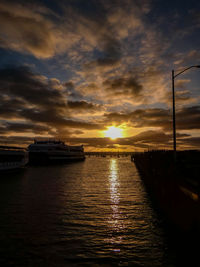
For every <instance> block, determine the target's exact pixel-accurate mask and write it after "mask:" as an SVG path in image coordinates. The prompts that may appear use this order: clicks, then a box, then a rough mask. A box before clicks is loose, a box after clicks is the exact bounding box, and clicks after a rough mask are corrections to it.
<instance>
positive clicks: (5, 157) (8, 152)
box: [0, 146, 29, 172]
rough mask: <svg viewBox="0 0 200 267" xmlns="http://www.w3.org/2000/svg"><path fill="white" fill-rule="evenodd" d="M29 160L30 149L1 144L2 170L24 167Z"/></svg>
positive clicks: (0, 158)
mask: <svg viewBox="0 0 200 267" xmlns="http://www.w3.org/2000/svg"><path fill="white" fill-rule="evenodd" d="M28 160H29V158H28V151H27V150H26V149H25V148H22V147H15V146H0V172H2V171H10V170H16V169H19V168H22V167H24V166H25V165H26V164H27V163H28Z"/></svg>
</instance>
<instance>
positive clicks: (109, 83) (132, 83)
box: [103, 77, 143, 97]
mask: <svg viewBox="0 0 200 267" xmlns="http://www.w3.org/2000/svg"><path fill="white" fill-rule="evenodd" d="M103 86H105V88H106V89H107V90H108V91H111V92H113V93H114V94H116V95H127V94H128V95H132V96H135V97H138V96H141V92H142V90H143V87H142V85H141V84H140V83H139V82H138V80H137V78H134V77H129V78H126V77H120V78H115V79H108V80H105V81H104V82H103Z"/></svg>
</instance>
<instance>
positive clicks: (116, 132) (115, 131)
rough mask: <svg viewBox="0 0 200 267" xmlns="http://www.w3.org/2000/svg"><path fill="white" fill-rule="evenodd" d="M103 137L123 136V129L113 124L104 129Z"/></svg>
mask: <svg viewBox="0 0 200 267" xmlns="http://www.w3.org/2000/svg"><path fill="white" fill-rule="evenodd" d="M104 134H105V137H109V138H111V139H116V138H120V137H123V130H122V129H120V128H117V127H115V126H110V127H108V129H107V130H106V131H104Z"/></svg>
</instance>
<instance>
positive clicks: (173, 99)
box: [172, 65, 200, 157]
mask: <svg viewBox="0 0 200 267" xmlns="http://www.w3.org/2000/svg"><path fill="white" fill-rule="evenodd" d="M191 68H200V65H195V66H190V67H188V68H186V69H184V70H182V71H180V72H179V73H177V74H175V75H174V70H172V104H173V147H174V155H175V157H176V112H175V91H174V80H175V78H176V77H177V76H179V75H180V74H182V73H183V72H185V71H186V70H189V69H191Z"/></svg>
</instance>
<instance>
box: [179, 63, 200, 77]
mask: <svg viewBox="0 0 200 267" xmlns="http://www.w3.org/2000/svg"><path fill="white" fill-rule="evenodd" d="M191 68H200V65H196V66H190V67H188V68H186V69H184V70H182V71H181V72H179V73H177V74H176V75H174V78H176V77H177V76H178V75H180V74H181V73H183V72H185V71H186V70H189V69H191Z"/></svg>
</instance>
